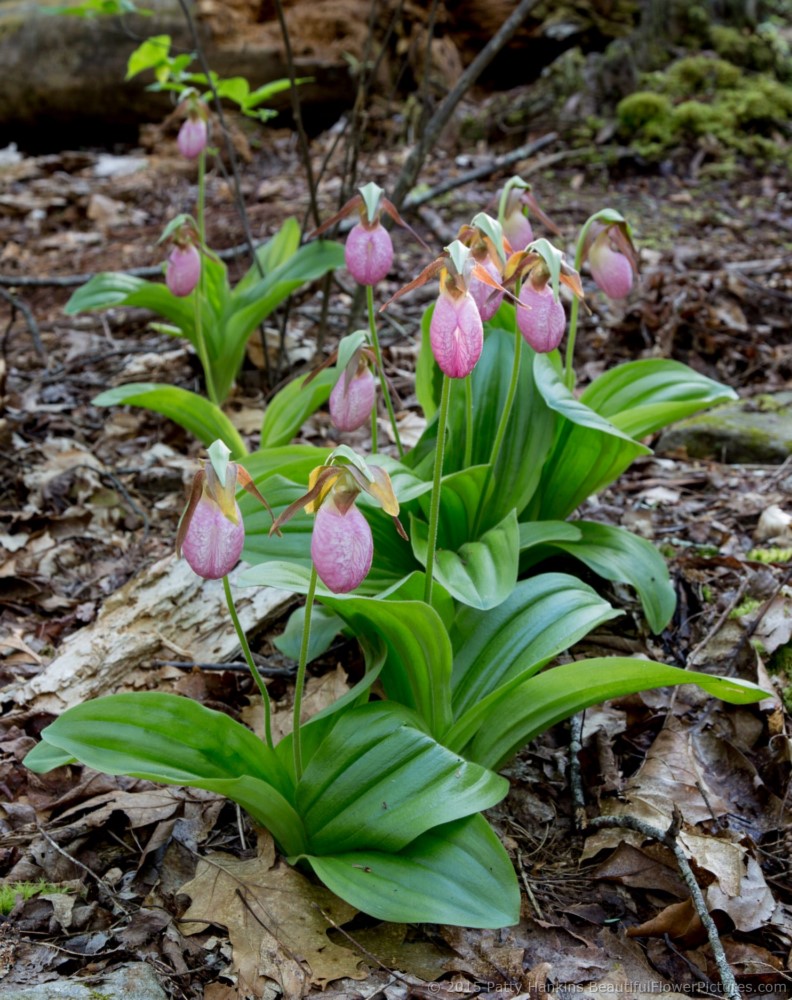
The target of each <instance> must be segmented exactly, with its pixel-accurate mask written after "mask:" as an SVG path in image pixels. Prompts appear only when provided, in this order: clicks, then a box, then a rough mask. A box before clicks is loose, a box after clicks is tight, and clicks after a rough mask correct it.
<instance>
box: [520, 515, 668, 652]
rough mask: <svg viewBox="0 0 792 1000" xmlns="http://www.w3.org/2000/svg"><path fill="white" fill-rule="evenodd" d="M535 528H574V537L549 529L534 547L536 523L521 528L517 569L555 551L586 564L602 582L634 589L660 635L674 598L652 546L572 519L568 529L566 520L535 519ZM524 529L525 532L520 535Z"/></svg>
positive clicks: (622, 532)
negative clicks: (556, 526)
mask: <svg viewBox="0 0 792 1000" xmlns="http://www.w3.org/2000/svg"><path fill="white" fill-rule="evenodd" d="M536 524H537V525H539V526H540V527H544V526H545V525H548V524H550V525H553V526H555V525H558V526H560V525H564V526H565V527H574V528H576V529H577V533H578V537H577V538H560V537H558V536H556V537H552V528H551V529H550V532H549V534H550V537H549V538H547V539H546V540H543V542H542V543H539V544H537V541H536V533H535V532H534V531H532V530H531V529H533V528H534V527H535V525H534V524H525V525H520V569H521V571H522V570H525V569H528V568H529V567H531V566H534V565H536V564H537V563H539V562H541V561H542V560H543V559H546V558H547V557H548V556H550V555H552V554H553V552H554V551H557V550H559V549H560V550H561V551H562V552H565V553H567V554H568V555H570V556H573V557H574V558H575V559H579V560H580V561H581V562H582V563H585V564H586V566H588V567H589V569H591V570H593V571H594V572H595V573H597V574H598V575H599V576H601V577H603V578H604V579H605V580H612V581H614V582H617V583H629V584H630V585H631V586H632V587H634V588H635V589H636V591H637V592H638V596H639V597H640V599H641V604H642V606H643V609H644V614H645V615H646V620H647V621H648V622H649V627H650V628H651V630H652V631H653V632H655V633H658V632H662V630H663V629H664V628H665V627H666V625H667V624H668V623H669V621H670V620H671V616H672V615H673V613H674V608H675V607H676V595H675V593H674V588H673V585H672V584H671V580H670V579H669V576H668V567H667V566H666V563H665V560H664V559H663V557H662V556H661V555H660V553H659V552H658V551H657V549H656V548H655V547H654V545H652V543H651V542H649V541H647V540H646V539H645V538H640V537H639V536H638V535H634V534H633V533H632V532H631V531H626V530H625V529H624V528H617V527H613V526H612V525H609V524H597V523H595V522H593V521H574V522H572V524H571V525H569V524H567V522H565V521H559V522H555V521H552V522H547V521H539V522H536ZM523 529H528V531H526V533H525V535H524V534H523ZM524 537H525V538H526V540H527V541H528V542H529V545H528V547H527V548H526V549H523V538H524Z"/></svg>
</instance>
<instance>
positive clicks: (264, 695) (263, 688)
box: [223, 576, 274, 750]
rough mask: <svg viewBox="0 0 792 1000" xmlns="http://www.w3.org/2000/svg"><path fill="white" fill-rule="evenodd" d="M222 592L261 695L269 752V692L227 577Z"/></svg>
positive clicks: (271, 743)
mask: <svg viewBox="0 0 792 1000" xmlns="http://www.w3.org/2000/svg"><path fill="white" fill-rule="evenodd" d="M223 590H224V591H225V598H226V604H227V605H228V610H229V612H230V613H231V621H232V622H233V623H234V628H235V629H236V634H237V638H238V639H239V645H240V646H241V647H242V655H243V656H244V657H245V661H246V662H247V665H248V667H250V672H251V674H253V680H254V681H255V682H256V686H257V687H258V689H259V691H260V693H261V700H262V702H263V703H264V739H265V741H266V744H267V746H268V747H269V748H270V750H272V749H273V746H274V744H273V742H272V711H271V708H270V699H269V691H267V685H266V684H265V683H264V678H263V677H262V676H261V674H260V673H259V669H258V667H257V666H256V663H255V661H254V659H253V654H252V653H251V652H250V646H249V644H248V641H247V636H246V635H245V630H244V629H243V628H242V625H241V623H240V621H239V615H238V614H237V610H236V605H235V604H234V597H233V594H232V593H231V584H230V583H229V581H228V576H224V577H223Z"/></svg>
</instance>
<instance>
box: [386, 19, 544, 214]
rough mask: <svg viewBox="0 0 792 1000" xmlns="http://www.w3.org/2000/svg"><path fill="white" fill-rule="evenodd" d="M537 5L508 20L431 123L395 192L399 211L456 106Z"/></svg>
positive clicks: (405, 167) (462, 77)
mask: <svg viewBox="0 0 792 1000" xmlns="http://www.w3.org/2000/svg"><path fill="white" fill-rule="evenodd" d="M538 5H539V0H522V2H521V3H520V4H519V5H518V6H517V8H516V10H514V11H513V12H512V13H511V14H510V15H509V17H507V18H506V20H505V21H504V22H503V24H502V25H501V26H500V28H499V29H498V30H497V31H496V32H495V34H494V35H493V36H492V38H491V39H490V40H489V41H488V42H487V44H486V45H485V46H484V48H483V49H482V50H481V52H479V54H478V55H477V56H476V58H475V59H474V60H473V62H472V63H471V64H470V65H469V66H468V67H467V69H466V70H465V71H464V73H463V74H462V75H461V76H460V78H459V80H458V81H457V83H456V85H455V86H454V88H453V89H452V90H451V91H450V92H449V94H448V96H447V97H446V98H445V100H444V101H443V102H442V104H441V105H440V107H439V108H438V109H437V111H435V113H434V114H433V115H432V117H431V118H430V119H429V121H428V122H427V125H426V128H425V129H424V132H423V135H422V136H421V138H420V140H419V142H418V143H417V144H416V145H415V146H414V147H413V150H412V152H411V153H410V155H409V156H408V157H407V160H406V162H405V164H404V166H403V167H402V171H401V173H400V175H399V177H398V179H397V181H396V184H395V187H394V189H393V193H392V195H391V201H392V202H393V203H394V205H396V207H397V208H401V206H402V204H403V202H404V199H405V197H406V196H407V193H408V192H409V190H410V189H411V188H412V186H413V185H414V184H415V181H416V178H417V177H418V174H419V173H420V170H421V167H422V166H423V163H424V160H425V159H426V156H427V153H428V152H429V150H430V149H431V148H432V147H433V146H434V145H435V143H436V142H437V140H438V138H439V137H440V133H441V132H442V131H443V129H444V128H445V126H446V125H447V124H448V121H449V119H450V118H451V115H452V114H453V113H454V109H455V108H456V106H457V104H459V102H460V101H461V100H462V98H463V97H464V96H465V94H466V93H467V92H468V90H470V88H471V87H472V86H473V84H474V83H475V82H476V80H478V78H479V76H481V74H482V73H483V72H484V70H485V69H486V68H487V66H489V64H490V63H491V62H492V60H493V59H494V58H495V56H497V55H498V53H499V52H500V51H501V49H502V48H503V47H504V46H505V45H506V44H507V43H508V42H509V40H510V39H511V38H512V36H513V35H514V34H515V32H516V31H517V29H518V28H519V27H520V25H521V24H522V22H523V21H524V20H525V18H526V17H527V16H528V14H529V13H530V12H531V11H532V10H533V9H534V7H537V6H538Z"/></svg>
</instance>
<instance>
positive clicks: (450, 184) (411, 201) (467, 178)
mask: <svg viewBox="0 0 792 1000" xmlns="http://www.w3.org/2000/svg"><path fill="white" fill-rule="evenodd" d="M557 138H558V133H557V132H548V133H547V135H543V136H541V137H540V138H539V139H536V140H535V141H534V142H527V143H526V144H525V145H524V146H520V148H519V149H513V150H512V151H511V152H510V153H504V154H503V156H495V157H493V159H491V160H489V161H488V162H487V163H483V164H482V165H481V166H479V167H474V168H473V169H472V170H466V171H465V172H464V173H461V174H457V176H456V177H449V178H447V179H446V180H444V181H443V182H442V183H440V184H436V185H435V186H434V187H433V188H429V190H428V191H423V192H422V193H421V194H419V195H409V196H408V197H407V198H405V199H404V211H405V212H407V211H409V210H410V209H411V208H419V207H420V206H421V205H425V204H426V203H427V202H428V201H433V200H434V199H435V198H438V197H439V196H440V195H442V194H447V193H448V192H449V191H454V190H456V189H457V188H460V187H463V186H464V185H465V184H472V183H473V182H474V181H480V180H482V178H484V177H491V176H492V174H496V173H498V172H499V171H501V170H505V169H506V168H507V167H510V166H512V164H514V163H518V162H519V161H520V160H526V159H528V157H529V156H533V155H534V153H538V152H539V151H540V150H542V149H544V148H545V147H546V146H550V145H552V143H554V142H555V141H556V139H557Z"/></svg>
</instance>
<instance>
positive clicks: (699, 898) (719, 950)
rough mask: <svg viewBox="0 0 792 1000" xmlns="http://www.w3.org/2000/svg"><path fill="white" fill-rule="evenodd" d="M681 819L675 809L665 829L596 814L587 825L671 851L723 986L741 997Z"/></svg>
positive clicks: (734, 996) (734, 998)
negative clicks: (629, 833)
mask: <svg viewBox="0 0 792 1000" xmlns="http://www.w3.org/2000/svg"><path fill="white" fill-rule="evenodd" d="M680 822H681V816H680V814H679V812H678V810H676V809H675V810H674V816H673V819H672V820H671V825H670V826H669V828H668V829H667V830H661V829H660V828H659V827H656V826H652V825H651V824H650V823H646V822H644V820H642V819H638V818H637V817H636V816H596V817H595V818H594V819H592V820H589V823H588V828H589V829H593V830H602V829H605V828H616V829H622V830H634V831H635V832H636V833H640V834H641V835H642V836H644V837H649V838H651V839H652V840H656V841H658V843H661V844H664V845H665V846H666V847H668V848H669V849H670V850H671V851H673V853H674V857H675V858H676V863H677V867H678V868H679V873H680V875H681V876H682V879H683V881H684V883H685V885H686V886H687V888H688V891H689V892H690V896H691V899H692V900H693V905H694V906H695V908H696V913H697V914H698V916H699V919H700V920H701V923H702V925H703V926H704V929H705V930H706V932H707V937H708V938H709V943H710V947H711V948H712V954H713V957H714V959H715V964H716V965H717V967H718V974H719V976H720V980H721V983H722V985H723V991H724V993H725V994H726V996H727V997H729V1000H740V997H741V994H740V988H739V986H738V985H737V981H736V979H735V978H734V973H733V972H732V970H731V967H730V966H729V963H728V960H727V958H726V953H725V951H724V950H723V943H722V942H721V939H720V934H718V928H717V927H716V926H715V921H714V920H713V919H712V917H711V916H710V912H709V910H708V909H707V903H706V901H705V899H704V896H703V894H702V892H701V889H700V888H699V884H698V882H697V881H696V876H695V875H694V874H693V869H692V868H691V867H690V862H689V861H688V859H687V858H686V857H685V852H684V849H683V848H682V845H681V844H680V843H679V840H678V838H677V834H678V833H679V825H680Z"/></svg>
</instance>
